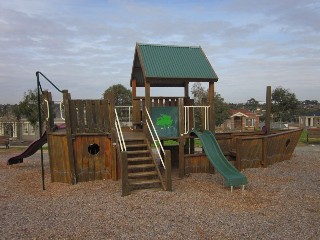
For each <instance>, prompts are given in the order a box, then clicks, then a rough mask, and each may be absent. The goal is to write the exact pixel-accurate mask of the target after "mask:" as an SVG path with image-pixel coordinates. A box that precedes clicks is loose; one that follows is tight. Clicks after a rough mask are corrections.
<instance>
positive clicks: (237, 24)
mask: <svg viewBox="0 0 320 240" xmlns="http://www.w3.org/2000/svg"><path fill="white" fill-rule="evenodd" d="M136 42H140V43H156V44H170V45H182V46H187V45H191V46H199V45H200V46H201V47H202V48H203V50H204V52H205V53H206V55H207V57H208V59H209V61H210V62H211V64H212V66H213V68H214V69H215V71H216V73H217V75H218V77H219V81H218V83H217V84H216V85H215V86H216V91H217V92H218V93H220V94H221V95H222V97H224V99H225V101H227V102H233V103H237V102H246V101H247V100H248V99H250V98H252V97H253V98H255V99H256V100H259V101H264V100H265V92H266V86H268V85H270V86H272V88H273V89H274V88H275V87H278V86H281V87H283V88H286V89H289V90H290V91H291V92H294V93H295V94H296V96H297V98H298V99H299V100H306V99H309V100H318V101H320V2H319V0H314V1H312V0H259V1H256V0H211V1H210V0H208V1H201V0H199V1H182V0H181V1H180V0H178V1H175V0H171V1H159V0H156V1H153V0H151V1H147V0H145V1H139V0H137V1H133V0H132V1H130V0H128V1H120V0H119V1H116V0H115V1H112V0H111V1H107V0H51V1H50V0H10V1H0V104H5V103H18V102H19V101H20V100H21V99H22V97H23V94H24V92H26V91H27V90H28V89H34V88H36V76H35V73H36V71H41V72H42V73H43V74H45V75H46V76H47V77H48V78H49V79H50V80H51V81H53V82H54V83H55V84H56V85H57V86H58V87H59V88H61V89H68V90H69V92H70V93H71V96H72V98H100V97H101V96H102V93H103V92H104V90H106V89H107V88H108V87H110V86H111V85H113V84H117V83H121V84H123V85H124V86H126V87H128V88H129V80H130V74H131V67H132V61H133V55H134V49H135V45H136ZM42 85H43V88H45V89H50V90H51V91H52V92H53V94H54V98H55V99H56V100H60V99H61V96H60V95H59V94H58V93H57V92H55V91H54V90H53V89H52V88H51V87H50V86H49V85H47V84H46V83H45V81H42ZM180 90H181V89H179V91H178V92H181V94H182V92H183V91H182V90H181V91H180ZM141 92H142V91H141ZM152 94H153V95H157V96H168V95H172V96H177V95H178V94H177V93H176V92H174V91H168V90H167V89H166V90H165V91H164V89H163V88H156V89H154V90H152Z"/></svg>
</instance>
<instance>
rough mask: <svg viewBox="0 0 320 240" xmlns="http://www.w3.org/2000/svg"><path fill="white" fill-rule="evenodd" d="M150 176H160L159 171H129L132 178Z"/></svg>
mask: <svg viewBox="0 0 320 240" xmlns="http://www.w3.org/2000/svg"><path fill="white" fill-rule="evenodd" d="M150 176H158V173H157V171H149V172H135V173H128V177H131V178H138V177H150Z"/></svg>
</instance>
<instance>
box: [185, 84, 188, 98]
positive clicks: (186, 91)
mask: <svg viewBox="0 0 320 240" xmlns="http://www.w3.org/2000/svg"><path fill="white" fill-rule="evenodd" d="M184 97H185V98H187V97H189V83H188V82H186V83H185V84H184Z"/></svg>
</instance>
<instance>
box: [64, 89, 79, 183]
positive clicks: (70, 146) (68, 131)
mask: <svg viewBox="0 0 320 240" xmlns="http://www.w3.org/2000/svg"><path fill="white" fill-rule="evenodd" d="M63 102H64V107H65V119H66V120H65V121H66V135H67V146H68V149H67V151H68V156H69V161H70V162H69V165H70V173H69V174H70V178H71V183H72V184H76V172H75V166H74V155H73V144H72V135H71V119H70V104H69V103H70V98H69V94H68V91H67V90H63Z"/></svg>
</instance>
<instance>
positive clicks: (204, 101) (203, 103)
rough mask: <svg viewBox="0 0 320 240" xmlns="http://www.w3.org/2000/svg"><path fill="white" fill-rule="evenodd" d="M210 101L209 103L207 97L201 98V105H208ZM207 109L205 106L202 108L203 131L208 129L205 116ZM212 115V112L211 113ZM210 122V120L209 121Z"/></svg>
mask: <svg viewBox="0 0 320 240" xmlns="http://www.w3.org/2000/svg"><path fill="white" fill-rule="evenodd" d="M207 104H208V103H207V99H206V98H202V99H201V105H202V106H206V105H207ZM205 111H206V110H205V109H204V108H201V129H200V130H201V131H204V130H206V126H205V121H206V120H205V118H206V114H205ZM209 111H211V109H209ZM209 115H210V114H209ZM207 120H208V116H207ZM209 121H210V117H209ZM207 124H208V122H207ZM209 129H210V126H209Z"/></svg>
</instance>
